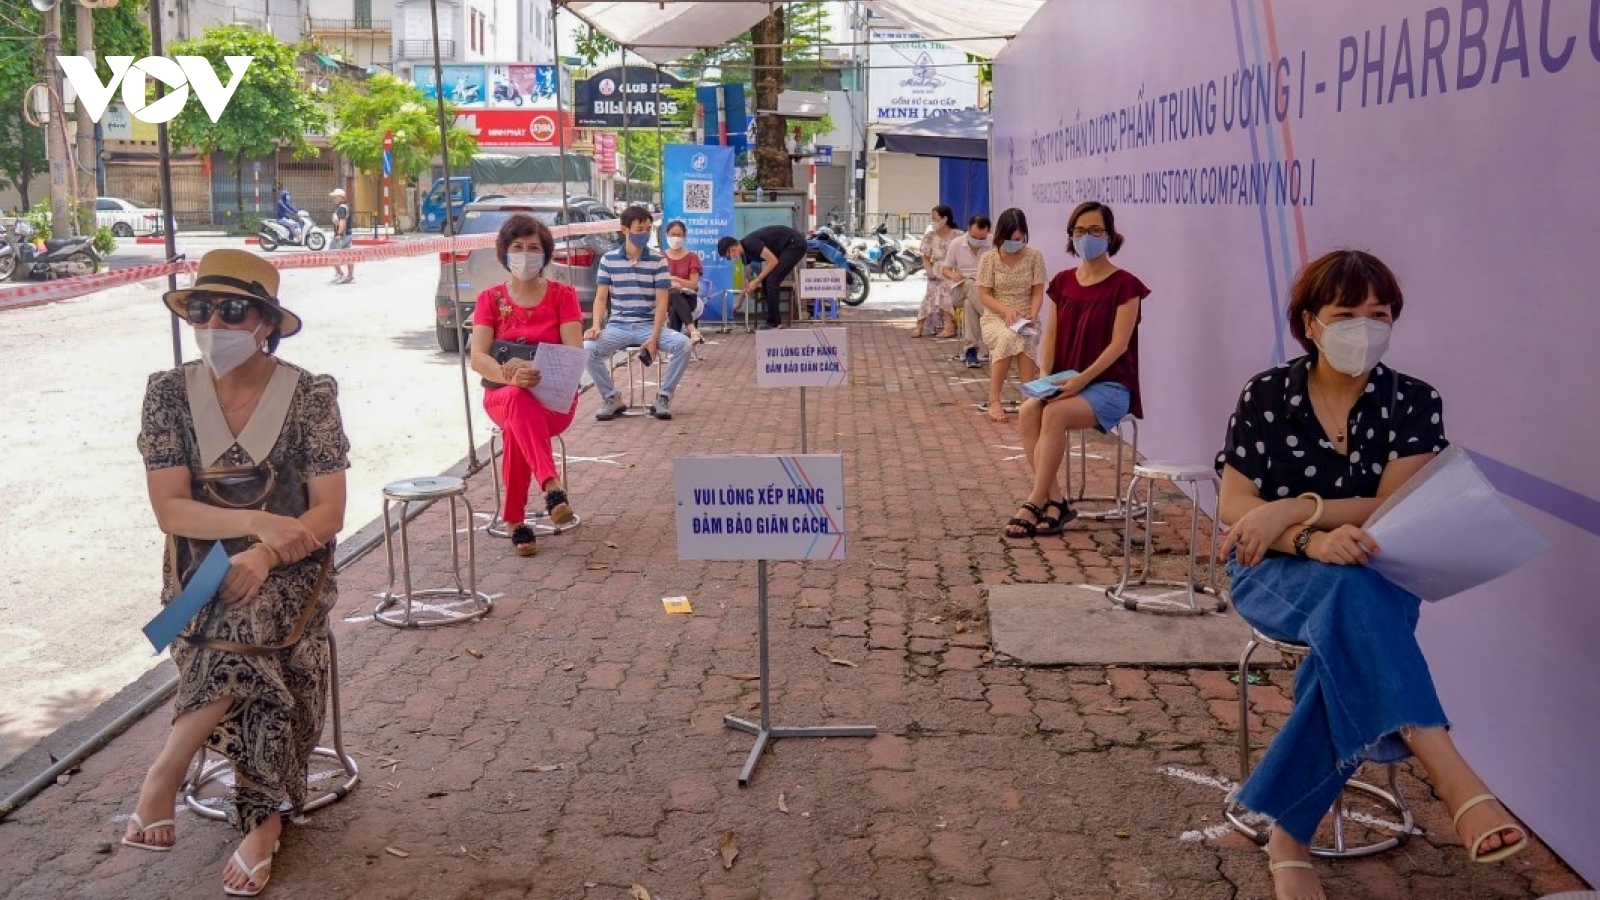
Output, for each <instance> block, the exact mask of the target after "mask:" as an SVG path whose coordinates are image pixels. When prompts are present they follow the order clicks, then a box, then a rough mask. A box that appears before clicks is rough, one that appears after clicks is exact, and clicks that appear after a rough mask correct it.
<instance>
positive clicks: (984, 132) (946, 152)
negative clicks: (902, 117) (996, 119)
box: [877, 109, 990, 159]
mask: <svg viewBox="0 0 1600 900" xmlns="http://www.w3.org/2000/svg"><path fill="white" fill-rule="evenodd" d="M989 122H990V117H989V114H988V113H987V112H985V111H983V110H981V109H957V110H952V111H950V112H947V113H945V114H944V115H940V116H930V117H929V118H926V119H922V120H920V121H916V122H912V123H910V124H908V125H901V126H900V127H898V128H893V129H890V130H889V131H882V132H879V133H878V144H877V149H879V150H889V151H892V152H894V153H915V154H916V155H918V156H938V157H943V158H946V159H988V158H989Z"/></svg>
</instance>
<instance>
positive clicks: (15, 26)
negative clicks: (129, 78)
mask: <svg viewBox="0 0 1600 900" xmlns="http://www.w3.org/2000/svg"><path fill="white" fill-rule="evenodd" d="M147 2H148V0H122V2H121V3H119V4H117V5H116V6H114V7H106V8H100V9H96V10H94V28H95V45H96V47H97V48H98V50H97V55H98V56H99V59H98V60H97V63H98V65H97V66H96V68H98V69H99V72H100V78H101V79H102V81H108V80H110V78H111V70H110V68H109V67H108V66H107V65H106V63H105V57H107V56H132V57H135V58H139V57H144V56H149V55H150V30H149V28H147V27H146V26H145V23H144V10H145V6H146V4H147ZM70 9H71V6H70V5H69V4H66V3H64V4H63V5H62V10H63V12H64V13H65V12H66V11H69V10H70ZM77 26H78V22H77V16H75V15H62V17H61V30H62V36H61V45H62V46H63V47H75V46H77ZM43 28H44V21H43V18H42V16H41V15H40V13H39V12H38V11H36V10H35V9H34V8H33V6H32V5H31V4H28V3H18V4H14V8H13V9H9V10H5V11H0V98H3V99H0V187H8V186H14V187H16V189H17V192H18V193H19V194H21V195H22V201H23V204H22V205H23V206H24V207H26V206H29V205H30V203H29V201H30V199H31V197H30V193H31V192H30V182H32V181H33V179H34V177H35V176H37V175H40V174H43V173H44V172H46V171H47V170H48V169H49V162H48V160H46V159H45V144H44V135H43V134H42V133H41V132H40V130H39V129H38V128H35V127H34V126H32V125H29V124H28V123H27V120H26V119H25V118H24V117H23V113H22V102H23V97H24V95H25V94H26V93H27V91H28V88H29V86H30V85H33V84H36V83H39V82H42V81H43V80H44V71H45V70H44V54H43V47H42V46H41V44H40V43H39V42H40V39H41V38H42V36H43Z"/></svg>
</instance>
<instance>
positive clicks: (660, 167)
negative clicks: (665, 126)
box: [655, 63, 667, 212]
mask: <svg viewBox="0 0 1600 900" xmlns="http://www.w3.org/2000/svg"><path fill="white" fill-rule="evenodd" d="M655 100H656V192H657V193H659V194H660V195H661V210H662V212H666V209H667V169H666V166H667V149H666V145H665V144H664V143H663V142H662V140H661V64H660V63H656V95H655Z"/></svg>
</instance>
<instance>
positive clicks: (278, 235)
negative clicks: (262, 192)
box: [256, 209, 328, 253]
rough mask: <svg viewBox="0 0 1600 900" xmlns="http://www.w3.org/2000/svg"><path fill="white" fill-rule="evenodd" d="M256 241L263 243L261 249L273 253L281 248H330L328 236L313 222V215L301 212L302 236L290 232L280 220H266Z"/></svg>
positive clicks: (262, 223) (257, 234) (263, 221)
mask: <svg viewBox="0 0 1600 900" xmlns="http://www.w3.org/2000/svg"><path fill="white" fill-rule="evenodd" d="M256 240H257V241H259V242H260V243H261V249H262V250H264V251H266V252H268V253H271V252H272V251H274V250H276V249H278V248H279V247H302V246H303V247H305V248H306V249H307V250H313V251H315V250H321V249H323V248H324V247H326V246H328V235H327V233H326V232H324V231H323V230H322V229H321V228H318V227H317V223H315V222H313V221H311V214H310V213H308V212H306V211H305V210H303V209H302V210H300V236H299V237H296V236H295V235H294V233H293V232H291V231H290V230H289V226H287V225H285V224H283V222H282V221H280V220H278V219H264V220H262V222H261V230H260V231H257V232H256Z"/></svg>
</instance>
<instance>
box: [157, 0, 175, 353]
mask: <svg viewBox="0 0 1600 900" xmlns="http://www.w3.org/2000/svg"><path fill="white" fill-rule="evenodd" d="M163 18H164V17H163V15H162V12H161V0H150V54H151V55H152V56H161V55H162V54H163V53H165V52H166V46H165V44H164V43H163V42H162V39H161V24H162V19H163ZM155 82H156V99H157V100H160V99H161V98H162V97H164V96H166V93H167V86H166V84H164V83H163V82H162V81H161V79H159V78H157V79H155ZM156 166H157V171H158V172H159V173H160V179H161V217H162V221H161V232H162V234H163V235H164V236H165V237H166V239H167V240H166V251H167V262H168V263H174V262H177V261H178V228H177V214H176V213H175V212H174V210H173V202H172V140H171V138H170V137H169V136H168V135H167V123H165V122H161V123H160V124H158V125H156ZM177 289H178V273H177V272H176V271H173V272H168V273H167V290H169V291H175V290H177ZM172 364H173V365H174V366H181V365H183V323H181V322H179V321H178V317H177V316H172Z"/></svg>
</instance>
